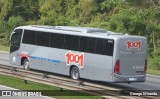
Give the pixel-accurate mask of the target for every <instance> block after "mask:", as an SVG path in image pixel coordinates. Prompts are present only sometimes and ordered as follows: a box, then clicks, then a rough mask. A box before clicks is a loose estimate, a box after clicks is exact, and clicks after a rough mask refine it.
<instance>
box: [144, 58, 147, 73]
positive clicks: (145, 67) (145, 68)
mask: <svg viewBox="0 0 160 99" xmlns="http://www.w3.org/2000/svg"><path fill="white" fill-rule="evenodd" d="M144 71H145V72H146V71H147V59H145V65H144Z"/></svg>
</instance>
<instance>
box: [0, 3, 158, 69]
mask: <svg viewBox="0 0 160 99" xmlns="http://www.w3.org/2000/svg"><path fill="white" fill-rule="evenodd" d="M159 16H160V1H159V0H20V1H19V0H0V45H4V46H8V45H9V35H10V33H11V32H12V31H13V29H14V28H15V27H17V26H20V25H64V26H65V25H67V26H68V25H69V26H90V27H99V28H104V29H107V30H110V31H114V32H121V33H128V34H131V35H141V36H145V37H147V40H148V68H149V69H155V70H160V63H159V61H160V17H159Z"/></svg>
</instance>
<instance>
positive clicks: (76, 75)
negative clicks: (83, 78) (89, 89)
mask: <svg viewBox="0 0 160 99" xmlns="http://www.w3.org/2000/svg"><path fill="white" fill-rule="evenodd" d="M71 78H72V79H75V80H78V79H79V78H80V77H79V69H78V68H77V67H73V68H72V70H71Z"/></svg>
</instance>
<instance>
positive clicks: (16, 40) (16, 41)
mask: <svg viewBox="0 0 160 99" xmlns="http://www.w3.org/2000/svg"><path fill="white" fill-rule="evenodd" d="M14 32H15V33H14V34H12V37H11V49H10V52H14V51H17V50H18V49H19V47H20V43H21V36H22V29H17V30H15V31H14Z"/></svg>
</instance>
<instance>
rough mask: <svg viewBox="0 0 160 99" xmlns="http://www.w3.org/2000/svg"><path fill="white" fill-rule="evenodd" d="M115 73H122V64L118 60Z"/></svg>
mask: <svg viewBox="0 0 160 99" xmlns="http://www.w3.org/2000/svg"><path fill="white" fill-rule="evenodd" d="M114 73H117V74H119V73H120V62H119V60H117V62H116V65H115V67H114Z"/></svg>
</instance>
